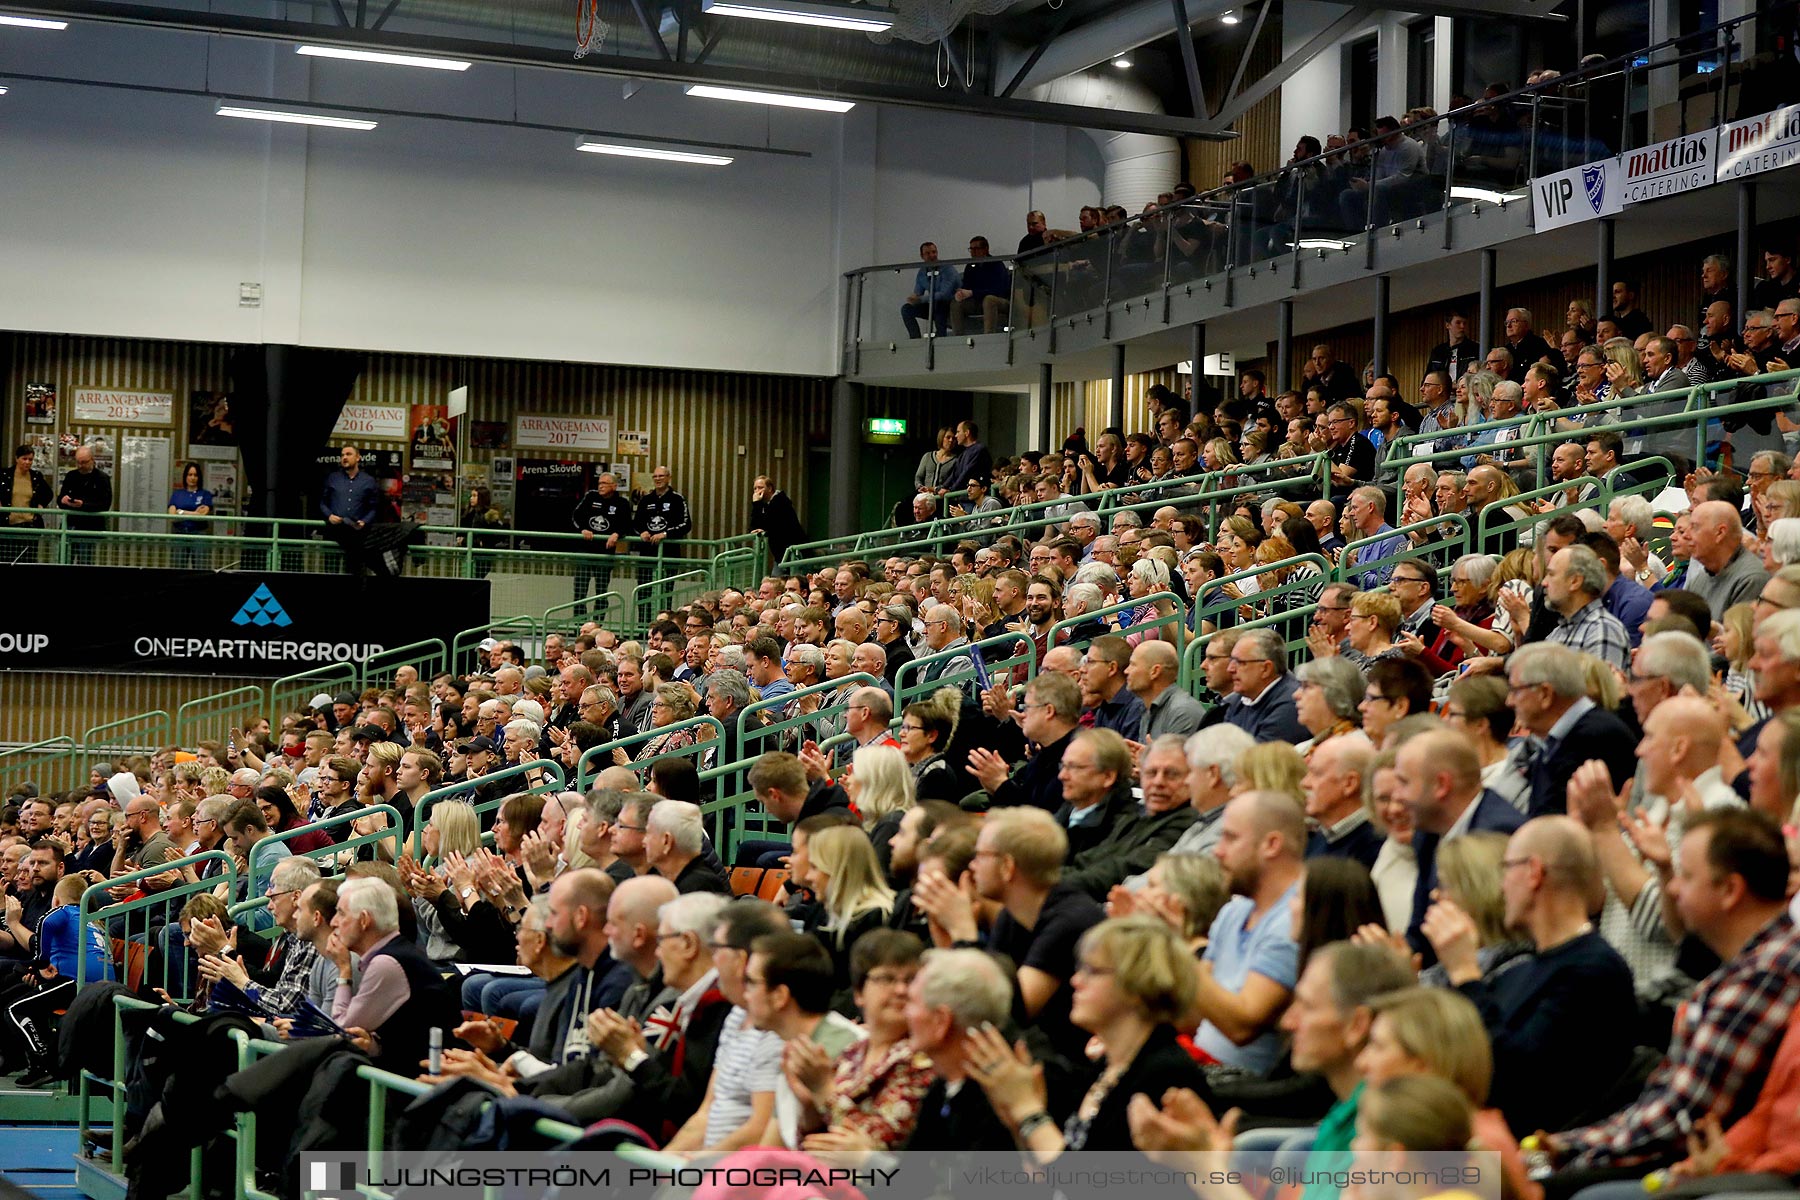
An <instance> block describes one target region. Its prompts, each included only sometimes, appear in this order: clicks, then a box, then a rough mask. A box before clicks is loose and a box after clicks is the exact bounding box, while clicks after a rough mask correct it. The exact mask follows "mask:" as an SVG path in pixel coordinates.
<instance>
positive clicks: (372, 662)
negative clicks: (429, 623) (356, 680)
mask: <svg viewBox="0 0 1800 1200" xmlns="http://www.w3.org/2000/svg"><path fill="white" fill-rule="evenodd" d="M449 658H450V650H449V648H448V647H447V646H445V645H444V639H442V638H426V639H424V640H423V641H418V642H408V643H407V644H406V645H404V646H395V647H394V648H393V649H391V650H380V651H377V652H376V653H374V654H371V655H369V657H367V658H365V659H363V660H362V663H361V670H360V672H359V673H360V675H361V676H362V685H363V686H364V687H366V688H368V687H381V688H385V687H389V686H392V683H393V679H392V675H393V673H394V672H395V671H398V670H399V669H400V668H401V667H408V666H410V667H414V668H417V670H418V672H419V678H420V679H423V680H426V681H427V682H429V681H430V679H431V677H432V676H433V675H436V674H437V673H438V671H439V670H441V669H442V665H443V664H444V663H445V662H447V661H448V660H449ZM384 676H386V677H387V678H383V677H384Z"/></svg>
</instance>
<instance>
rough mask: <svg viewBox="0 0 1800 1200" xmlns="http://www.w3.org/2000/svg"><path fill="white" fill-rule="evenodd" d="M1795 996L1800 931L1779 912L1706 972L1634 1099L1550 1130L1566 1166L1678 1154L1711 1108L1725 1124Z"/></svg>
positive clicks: (1762, 1066)
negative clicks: (1682, 1117) (1590, 1119)
mask: <svg viewBox="0 0 1800 1200" xmlns="http://www.w3.org/2000/svg"><path fill="white" fill-rule="evenodd" d="M1797 1003H1800V929H1796V928H1795V926H1794V922H1793V921H1792V920H1791V919H1790V918H1789V917H1788V915H1787V913H1786V912H1783V913H1782V914H1781V915H1780V916H1778V917H1776V918H1775V919H1774V920H1773V921H1770V922H1769V923H1768V924H1767V925H1765V926H1764V927H1763V928H1762V929H1761V930H1759V931H1758V932H1757V933H1756V934H1755V936H1753V937H1752V938H1751V939H1750V940H1749V941H1748V942H1746V943H1745V944H1744V948H1743V949H1742V950H1740V951H1739V952H1738V954H1737V956H1736V957H1735V958H1733V959H1732V960H1731V961H1730V962H1728V963H1726V964H1725V965H1724V966H1722V967H1720V968H1719V969H1718V970H1717V971H1714V972H1713V973H1712V974H1711V975H1709V976H1707V977H1706V979H1705V980H1704V981H1702V982H1701V984H1700V986H1699V987H1697V988H1695V989H1694V994H1693V996H1692V997H1691V998H1689V1000H1688V1002H1687V1003H1686V1004H1685V1005H1683V1006H1682V1008H1681V1011H1680V1013H1679V1014H1678V1015H1677V1016H1676V1019H1675V1036H1674V1039H1673V1040H1672V1041H1670V1043H1669V1052H1668V1053H1667V1054H1666V1055H1664V1056H1663V1060H1662V1063H1661V1065H1659V1066H1658V1067H1657V1068H1656V1070H1655V1071H1654V1072H1653V1073H1652V1074H1651V1076H1650V1078H1649V1080H1647V1081H1646V1082H1645V1084H1644V1090H1643V1091H1642V1092H1640V1093H1639V1094H1638V1098H1637V1099H1636V1100H1634V1101H1632V1102H1631V1104H1630V1105H1628V1106H1627V1107H1625V1108H1624V1109H1622V1110H1621V1111H1619V1112H1617V1113H1614V1114H1613V1115H1612V1116H1610V1117H1608V1118H1607V1119H1606V1120H1605V1121H1602V1122H1601V1123H1600V1124H1598V1125H1589V1126H1587V1127H1586V1128H1585V1129H1573V1130H1570V1131H1569V1132H1568V1133H1560V1134H1556V1135H1555V1137H1554V1144H1555V1145H1556V1146H1557V1147H1558V1148H1559V1149H1562V1150H1566V1151H1567V1152H1568V1153H1569V1155H1570V1158H1569V1160H1568V1161H1567V1162H1566V1163H1565V1164H1564V1165H1565V1166H1566V1167H1569V1168H1589V1167H1628V1166H1631V1165H1633V1164H1635V1163H1642V1162H1649V1161H1653V1160H1656V1159H1664V1158H1669V1157H1671V1156H1673V1157H1680V1156H1682V1155H1683V1154H1685V1153H1686V1150H1687V1137H1686V1135H1685V1134H1683V1133H1682V1130H1681V1124H1680V1121H1679V1118H1678V1116H1677V1114H1682V1113H1685V1114H1686V1116H1687V1118H1688V1119H1689V1120H1690V1121H1692V1122H1693V1123H1694V1124H1695V1125H1698V1124H1699V1123H1700V1121H1701V1119H1702V1118H1703V1117H1705V1116H1707V1115H1708V1114H1716V1115H1717V1116H1718V1117H1719V1118H1720V1119H1721V1120H1723V1121H1724V1122H1725V1123H1726V1124H1727V1125H1729V1124H1730V1123H1731V1120H1732V1118H1733V1115H1734V1114H1736V1113H1739V1112H1741V1111H1742V1110H1744V1109H1746V1108H1747V1107H1748V1104H1749V1101H1751V1100H1752V1099H1754V1097H1753V1096H1749V1095H1745V1094H1743V1092H1744V1089H1745V1088H1746V1087H1755V1086H1760V1083H1761V1080H1762V1078H1763V1076H1764V1075H1765V1074H1766V1073H1767V1071H1768V1068H1769V1064H1770V1062H1771V1061H1773V1059H1774V1057H1775V1047H1776V1046H1777V1045H1779V1044H1780V1042H1781V1039H1782V1036H1783V1034H1785V1033H1786V1031H1787V1026H1788V1021H1789V1020H1790V1018H1791V1017H1792V1016H1793V1013H1794V1009H1795V1006H1796V1004H1797Z"/></svg>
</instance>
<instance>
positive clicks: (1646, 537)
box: [1605, 496, 1668, 587]
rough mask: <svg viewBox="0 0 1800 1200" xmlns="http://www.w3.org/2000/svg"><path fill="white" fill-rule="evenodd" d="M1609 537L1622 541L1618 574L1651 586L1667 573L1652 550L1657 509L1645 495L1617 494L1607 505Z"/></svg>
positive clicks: (1618, 541) (1607, 531)
mask: <svg viewBox="0 0 1800 1200" xmlns="http://www.w3.org/2000/svg"><path fill="white" fill-rule="evenodd" d="M1605 529H1606V533H1607V536H1609V537H1611V538H1612V540H1613V541H1615V542H1617V543H1618V544H1619V562H1620V564H1621V565H1620V568H1619V573H1620V574H1621V575H1623V576H1626V577H1627V578H1630V579H1633V580H1636V581H1637V582H1638V583H1640V584H1642V585H1644V586H1645V587H1649V586H1650V585H1651V584H1652V583H1654V582H1656V581H1657V580H1659V579H1661V578H1662V577H1663V576H1664V575H1665V574H1667V573H1668V568H1667V567H1666V566H1664V564H1663V560H1662V559H1660V558H1658V557H1657V556H1656V555H1655V554H1654V553H1652V552H1651V550H1650V537H1651V535H1652V534H1654V533H1655V532H1656V512H1655V510H1653V509H1652V508H1651V507H1650V502H1649V501H1648V500H1646V499H1644V498H1643V497H1642V496H1614V497H1613V498H1612V501H1611V503H1609V504H1608V505H1607V506H1606V525H1605Z"/></svg>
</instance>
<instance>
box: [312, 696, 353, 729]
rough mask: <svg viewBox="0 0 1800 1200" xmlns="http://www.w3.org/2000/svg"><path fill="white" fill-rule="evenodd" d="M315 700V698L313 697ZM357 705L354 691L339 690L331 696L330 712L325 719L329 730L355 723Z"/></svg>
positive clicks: (343, 727)
mask: <svg viewBox="0 0 1800 1200" xmlns="http://www.w3.org/2000/svg"><path fill="white" fill-rule="evenodd" d="M315 700H316V698H315ZM358 707H359V705H358V701H357V698H356V693H355V692H339V693H338V694H337V695H335V696H333V697H332V698H331V712H330V713H329V714H328V715H327V717H326V721H327V722H328V724H329V727H330V729H331V732H333V733H336V732H337V731H338V730H340V729H345V728H348V727H350V726H352V725H354V724H356V710H357V708H358Z"/></svg>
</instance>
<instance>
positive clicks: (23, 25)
mask: <svg viewBox="0 0 1800 1200" xmlns="http://www.w3.org/2000/svg"><path fill="white" fill-rule="evenodd" d="M0 25H17V26H18V27H19V28H20V29H67V28H68V27H69V23H68V22H67V21H50V20H46V19H45V18H43V17H12V16H8V15H6V14H5V13H0Z"/></svg>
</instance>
